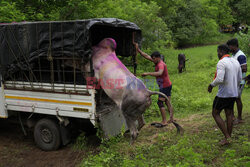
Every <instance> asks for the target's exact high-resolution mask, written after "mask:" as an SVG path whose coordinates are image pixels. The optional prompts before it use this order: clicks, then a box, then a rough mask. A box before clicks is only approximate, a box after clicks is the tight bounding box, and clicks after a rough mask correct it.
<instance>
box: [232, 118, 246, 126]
mask: <svg viewBox="0 0 250 167" xmlns="http://www.w3.org/2000/svg"><path fill="white" fill-rule="evenodd" d="M240 123H244V121H243V120H242V119H239V118H236V119H235V120H234V121H233V124H234V125H238V124H240Z"/></svg>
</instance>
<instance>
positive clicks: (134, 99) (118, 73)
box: [92, 38, 182, 141]
mask: <svg viewBox="0 0 250 167" xmlns="http://www.w3.org/2000/svg"><path fill="white" fill-rule="evenodd" d="M115 49H116V42H115V40H114V39H112V38H105V39H103V40H102V41H101V42H99V44H98V45H96V46H94V47H92V51H93V52H92V62H93V69H94V73H95V78H96V79H97V80H98V81H100V80H101V82H102V84H101V86H102V88H103V90H104V92H105V93H106V94H107V95H108V96H109V97H110V98H111V99H112V100H113V101H114V102H115V103H116V104H117V106H118V107H119V109H120V110H121V111H122V113H123V115H124V118H125V121H126V123H127V125H128V128H129V131H130V134H131V139H132V141H134V140H135V139H136V137H137V136H138V134H139V133H138V129H137V127H136V120H140V121H138V123H139V127H142V126H143V125H144V121H142V120H143V118H142V114H143V113H144V112H145V110H146V109H147V108H149V106H150V105H151V103H152V101H151V98H150V96H151V95H154V94H161V95H162V96H164V97H165V98H166V99H168V98H167V96H166V95H165V94H163V93H161V92H155V91H150V90H148V89H147V87H146V86H145V85H144V83H143V82H142V81H141V80H140V79H138V78H137V77H136V76H134V75H133V74H132V73H131V72H130V71H129V70H128V69H127V68H126V67H125V65H124V64H123V63H122V62H121V61H120V60H119V59H118V58H117V56H116V53H115ZM173 123H174V125H175V126H176V128H177V131H178V132H180V131H181V130H182V128H181V127H180V126H179V125H178V124H177V123H176V122H173Z"/></svg>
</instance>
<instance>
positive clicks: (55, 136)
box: [34, 118, 61, 151]
mask: <svg viewBox="0 0 250 167" xmlns="http://www.w3.org/2000/svg"><path fill="white" fill-rule="evenodd" d="M34 139H35V143H36V144H37V146H38V147H39V148H41V149H42V150H44V151H51V150H57V149H58V148H59V147H60V144H61V134H60V129H59V125H58V124H57V123H56V122H55V121H53V120H51V119H47V118H44V119H41V120H39V121H38V122H37V123H36V125H35V129H34Z"/></svg>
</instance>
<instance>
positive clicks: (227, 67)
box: [213, 57, 242, 98]
mask: <svg viewBox="0 0 250 167" xmlns="http://www.w3.org/2000/svg"><path fill="white" fill-rule="evenodd" d="M241 78H242V74H241V68H240V64H239V62H238V61H237V60H235V59H233V58H230V57H225V58H223V59H222V60H220V61H219V62H218V64H217V77H216V78H215V80H214V82H213V84H214V85H219V90H218V93H217V96H218V97H224V98H227V97H238V86H239V83H240V81H241Z"/></svg>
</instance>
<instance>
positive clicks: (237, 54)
mask: <svg viewBox="0 0 250 167" xmlns="http://www.w3.org/2000/svg"><path fill="white" fill-rule="evenodd" d="M227 45H228V47H229V49H230V52H232V57H233V58H234V59H235V60H237V61H238V62H239V63H240V66H241V70H242V78H244V77H246V72H247V57H246V55H245V54H244V53H243V52H242V51H241V50H240V49H239V44H238V40H237V39H236V38H234V39H231V40H229V41H227ZM245 83H246V81H245V80H242V81H241V83H240V87H239V96H238V97H237V98H236V104H237V110H238V118H237V119H235V117H234V114H233V117H234V118H233V119H234V123H235V124H238V123H240V122H242V108H243V104H242V101H241V94H242V91H243V88H244V86H245Z"/></svg>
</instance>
